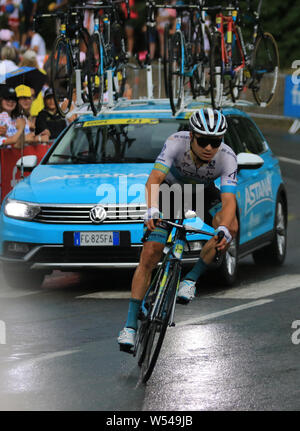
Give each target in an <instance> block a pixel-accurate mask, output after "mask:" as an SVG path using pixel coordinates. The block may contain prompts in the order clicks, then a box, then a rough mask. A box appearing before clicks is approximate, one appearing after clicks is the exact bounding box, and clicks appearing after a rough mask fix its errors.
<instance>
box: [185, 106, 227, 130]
mask: <svg viewBox="0 0 300 431" xmlns="http://www.w3.org/2000/svg"><path fill="white" fill-rule="evenodd" d="M190 128H191V131H192V132H194V133H199V134H201V135H205V136H223V135H224V133H225V132H226V130H227V121H226V118H225V116H224V115H223V114H222V112H220V111H217V110H216V109H212V108H203V109H199V111H196V112H194V114H193V115H192V116H191V117H190Z"/></svg>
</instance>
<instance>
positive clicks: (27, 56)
mask: <svg viewBox="0 0 300 431" xmlns="http://www.w3.org/2000/svg"><path fill="white" fill-rule="evenodd" d="M19 66H20V67H23V66H26V67H35V68H36V69H39V71H40V72H42V73H44V74H45V75H46V72H45V71H44V69H40V68H39V65H38V63H37V58H36V53H35V51H33V50H32V49H28V50H27V51H26V52H25V53H24V55H23V58H22V60H21V62H20V64H19ZM43 108H44V101H43V95H42V92H41V91H40V92H39V94H38V95H37V97H36V98H33V102H32V106H31V111H30V114H31V115H32V116H33V117H36V116H37V115H38V113H39V112H40V111H41V110H42V109H43Z"/></svg>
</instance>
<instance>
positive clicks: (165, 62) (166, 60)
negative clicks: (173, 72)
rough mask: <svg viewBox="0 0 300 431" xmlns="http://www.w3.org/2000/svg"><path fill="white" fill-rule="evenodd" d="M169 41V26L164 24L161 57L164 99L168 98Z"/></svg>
mask: <svg viewBox="0 0 300 431" xmlns="http://www.w3.org/2000/svg"><path fill="white" fill-rule="evenodd" d="M170 40H171V38H170V25H169V24H166V25H165V28H164V56H163V67H164V84H165V93H166V97H169V85H168V73H169V53H170Z"/></svg>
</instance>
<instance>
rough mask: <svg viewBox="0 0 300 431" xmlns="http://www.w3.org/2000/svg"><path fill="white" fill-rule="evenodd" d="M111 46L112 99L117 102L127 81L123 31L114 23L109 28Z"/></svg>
mask: <svg viewBox="0 0 300 431" xmlns="http://www.w3.org/2000/svg"><path fill="white" fill-rule="evenodd" d="M110 38H111V44H112V56H113V62H114V67H115V68H114V79H113V89H114V97H115V99H116V100H117V99H118V98H119V97H122V96H123V94H124V91H125V85H126V80H127V73H126V63H127V56H126V41H125V35H124V30H123V28H122V27H121V26H120V24H117V23H114V24H113V25H112V27H111V35H110Z"/></svg>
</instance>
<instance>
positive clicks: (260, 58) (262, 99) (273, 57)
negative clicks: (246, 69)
mask: <svg viewBox="0 0 300 431" xmlns="http://www.w3.org/2000/svg"><path fill="white" fill-rule="evenodd" d="M251 71H252V79H253V81H252V82H251V85H250V87H251V88H252V92H253V96H254V98H255V101H256V103H257V104H258V105H259V106H261V107H266V106H268V105H269V104H270V103H271V101H272V99H273V97H274V95H275V91H276V86H277V80H278V72H279V54H278V48H277V44H276V41H275V39H274V37H273V36H272V35H271V34H270V33H263V34H262V35H261V36H260V37H259V38H258V39H257V41H256V44H255V48H254V52H253V56H252V61H251Z"/></svg>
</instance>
